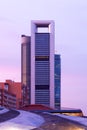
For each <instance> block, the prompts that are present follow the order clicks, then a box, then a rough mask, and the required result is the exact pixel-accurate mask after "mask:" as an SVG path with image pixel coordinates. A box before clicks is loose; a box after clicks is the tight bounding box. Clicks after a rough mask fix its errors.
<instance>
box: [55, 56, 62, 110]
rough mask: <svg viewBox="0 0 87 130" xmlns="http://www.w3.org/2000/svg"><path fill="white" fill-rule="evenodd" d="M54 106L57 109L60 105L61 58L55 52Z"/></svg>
mask: <svg viewBox="0 0 87 130" xmlns="http://www.w3.org/2000/svg"><path fill="white" fill-rule="evenodd" d="M54 64H55V69H54V70H55V80H54V81H55V108H57V109H59V108H60V106H61V58H60V55H58V54H55V62H54Z"/></svg>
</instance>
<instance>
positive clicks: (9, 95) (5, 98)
mask: <svg viewBox="0 0 87 130" xmlns="http://www.w3.org/2000/svg"><path fill="white" fill-rule="evenodd" d="M21 100H22V96H21V83H20V82H14V81H12V80H6V81H5V82H0V105H1V106H5V107H7V108H17V109H18V108H19V107H20V105H21Z"/></svg>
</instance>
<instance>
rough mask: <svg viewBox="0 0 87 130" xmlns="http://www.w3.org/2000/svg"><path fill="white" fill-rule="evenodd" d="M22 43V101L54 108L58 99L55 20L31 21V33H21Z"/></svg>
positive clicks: (25, 103)
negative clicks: (27, 34)
mask: <svg viewBox="0 0 87 130" xmlns="http://www.w3.org/2000/svg"><path fill="white" fill-rule="evenodd" d="M42 29H43V31H39V30H42ZM45 29H46V30H47V31H44V30H45ZM21 47H22V48H21V52H22V53H21V61H22V62H21V68H22V69H21V77H22V94H23V104H24V105H28V104H43V105H47V106H50V107H52V108H54V107H55V101H56V105H58V104H57V100H58V95H57V93H56V92H55V85H56V86H57V81H56V77H55V71H54V68H55V64H54V61H56V60H55V56H54V22H53V21H31V37H28V36H24V35H22V45H21ZM56 63H57V61H56ZM56 69H57V68H56ZM54 79H55V80H54ZM55 81H56V83H55ZM57 89H58V87H56V90H57ZM55 96H56V98H55Z"/></svg>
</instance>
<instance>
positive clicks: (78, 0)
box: [0, 0, 87, 115]
mask: <svg viewBox="0 0 87 130" xmlns="http://www.w3.org/2000/svg"><path fill="white" fill-rule="evenodd" d="M31 20H54V21H55V52H56V53H58V54H60V55H61V103H62V106H63V107H71V108H81V109H82V110H83V112H84V114H86V115H87V100H86V95H87V36H86V35H87V0H36V1H35V0H0V81H5V80H6V79H12V80H14V81H21V34H25V35H31Z"/></svg>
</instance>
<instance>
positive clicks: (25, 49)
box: [21, 35, 31, 105]
mask: <svg viewBox="0 0 87 130" xmlns="http://www.w3.org/2000/svg"><path fill="white" fill-rule="evenodd" d="M21 38H22V44H21V82H22V98H23V100H22V101H23V105H28V104H30V100H31V99H30V94H31V93H30V88H31V85H30V84H31V82H30V81H31V37H29V36H25V35H22V36H21Z"/></svg>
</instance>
